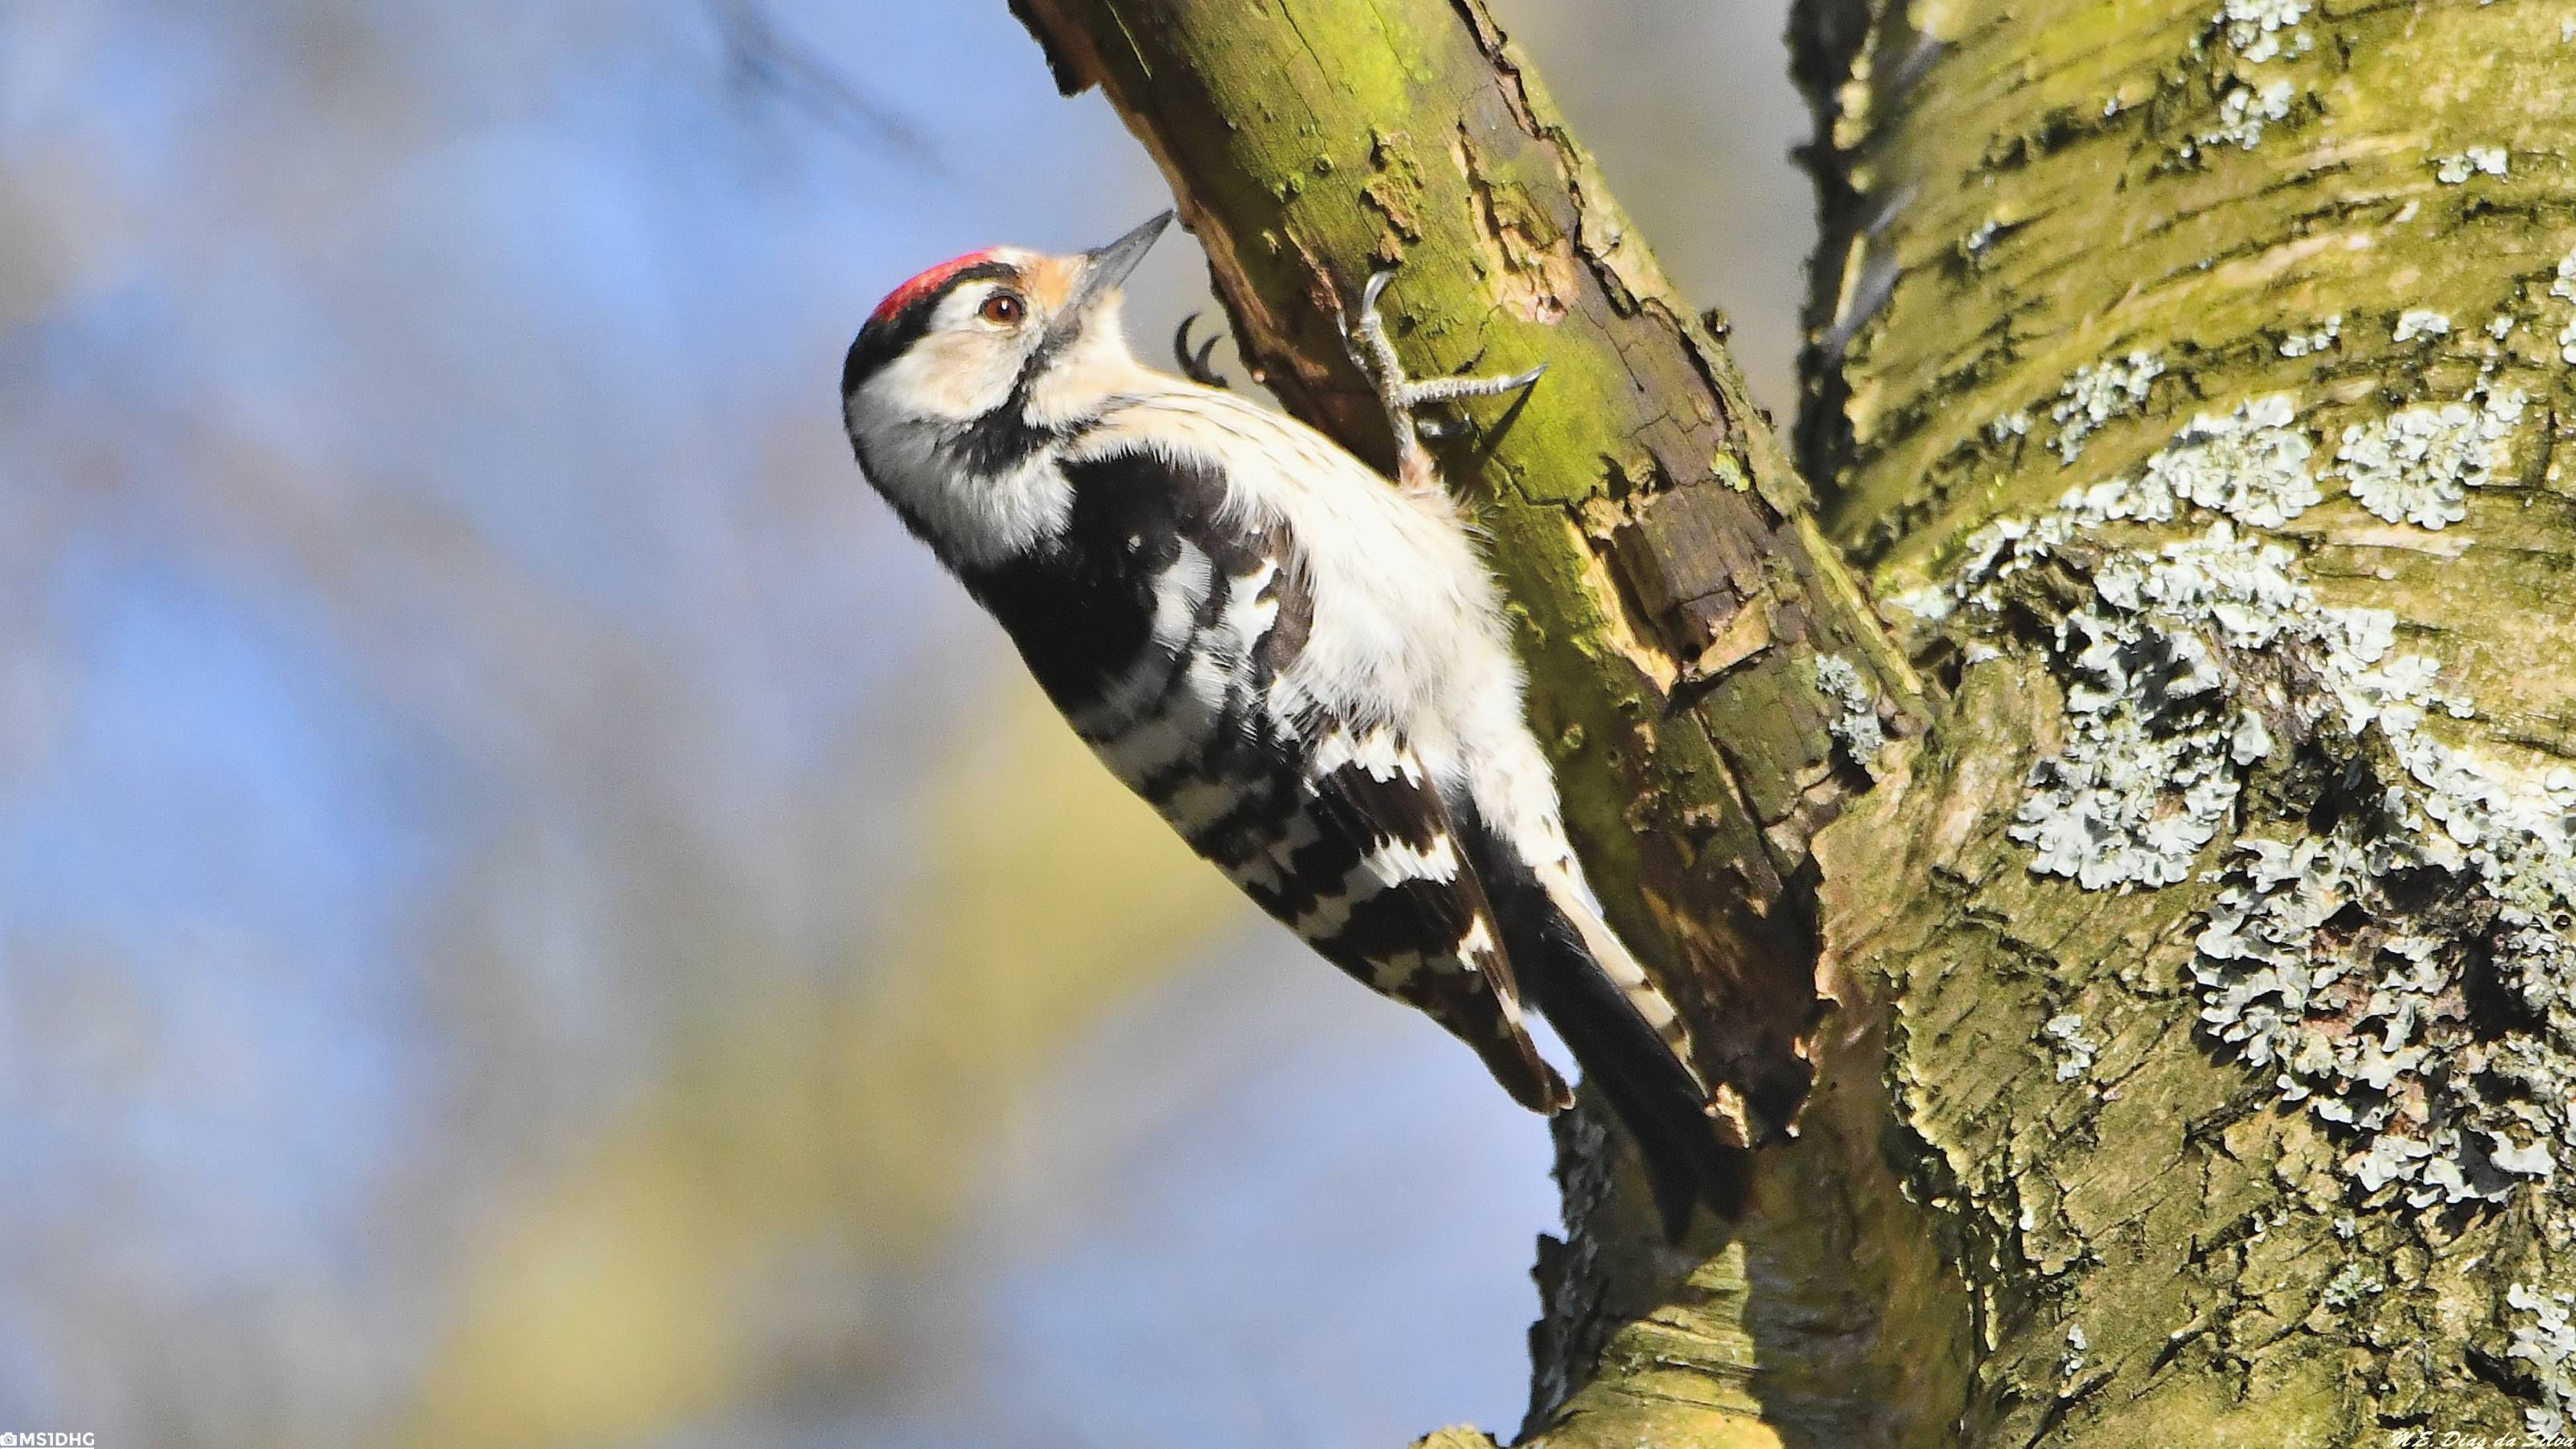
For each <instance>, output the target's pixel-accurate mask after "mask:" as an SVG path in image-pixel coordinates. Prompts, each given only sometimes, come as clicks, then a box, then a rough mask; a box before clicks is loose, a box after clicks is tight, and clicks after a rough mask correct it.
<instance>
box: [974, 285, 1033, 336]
mask: <svg viewBox="0 0 2576 1449" xmlns="http://www.w3.org/2000/svg"><path fill="white" fill-rule="evenodd" d="M1028 310H1029V309H1028V304H1027V303H1025V302H1023V301H1021V300H1020V299H1019V298H1018V297H1017V296H1016V295H1014V294H1012V293H1009V292H995V293H994V294H993V295H991V296H989V297H987V298H985V299H984V305H983V306H981V307H978V308H976V309H975V315H976V316H978V317H981V318H983V319H984V320H985V321H987V322H992V323H996V324H998V325H1000V326H1003V327H1009V326H1012V325H1014V324H1015V323H1017V322H1018V321H1019V320H1020V318H1021V317H1022V316H1024V315H1026V314H1027V312H1028Z"/></svg>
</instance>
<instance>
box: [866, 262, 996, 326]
mask: <svg viewBox="0 0 2576 1449" xmlns="http://www.w3.org/2000/svg"><path fill="white" fill-rule="evenodd" d="M995 250H996V248H993V247H986V248H984V249H983V250H981V251H972V252H968V253H967V254H966V255H964V256H962V257H952V258H950V259H949V260H947V261H944V262H941V263H940V264H939V265H938V266H935V267H932V268H931V269H930V270H929V271H926V272H924V273H922V274H921V275H920V276H918V277H915V278H913V279H912V280H911V281H909V282H906V283H904V284H903V285H902V286H900V287H897V288H895V289H894V290H893V291H891V292H888V293H886V296H885V300H884V301H882V302H879V303H878V304H877V309H876V310H875V311H874V312H871V313H869V314H868V321H870V322H872V323H874V322H883V321H885V320H886V319H887V318H889V317H892V316H894V315H895V314H896V313H898V312H901V311H902V310H903V309H904V308H906V307H909V306H911V305H912V304H913V303H915V302H918V301H920V300H921V299H922V298H924V297H927V296H929V295H930V294H931V293H933V292H936V291H938V290H939V289H940V288H942V287H944V286H946V285H948V279H949V278H951V277H954V276H956V275H957V274H958V273H959V272H962V271H964V270H966V269H967V268H968V267H972V266H977V265H980V264H982V263H984V262H988V261H991V260H992V259H993V253H994V251H995Z"/></svg>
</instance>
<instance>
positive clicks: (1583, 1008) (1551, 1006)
mask: <svg viewBox="0 0 2576 1449" xmlns="http://www.w3.org/2000/svg"><path fill="white" fill-rule="evenodd" d="M1532 886H1533V888H1535V886H1536V882H1534V881H1533V882H1532ZM1532 895H1533V896H1535V902H1534V904H1535V906H1536V907H1537V911H1536V914H1537V915H1538V917H1539V919H1537V920H1535V921H1531V922H1529V923H1528V927H1527V928H1525V929H1522V930H1519V931H1515V930H1514V929H1513V927H1512V925H1511V923H1510V919H1509V918H1510V916H1511V915H1517V914H1518V912H1516V911H1511V910H1510V908H1509V907H1503V908H1501V909H1503V910H1504V911H1505V912H1506V913H1507V914H1506V920H1505V924H1504V927H1503V933H1504V938H1505V948H1506V949H1507V950H1509V951H1510V952H1511V953H1512V957H1513V963H1514V965H1515V966H1516V967H1518V969H1519V971H1520V976H1521V984H1522V986H1523V987H1524V988H1525V989H1526V990H1527V991H1528V992H1529V994H1530V1000H1531V1004H1533V1005H1535V1006H1536V1007H1538V1009H1539V1010H1540V1011H1541V1012H1544V1013H1545V1014H1546V1016H1547V1019H1548V1021H1549V1023H1550V1024H1551V1025H1553V1026H1554V1027H1555V1028H1556V1034H1557V1035H1558V1036H1560V1037H1563V1038H1564V1039H1565V1045H1566V1047H1567V1048H1568V1049H1569V1050H1571V1051H1572V1052H1573V1053H1574V1059H1575V1061H1577V1062H1579V1063H1581V1064H1582V1067H1583V1077H1584V1080H1585V1081H1587V1082H1589V1083H1591V1084H1593V1085H1594V1086H1597V1087H1599V1088H1600V1089H1601V1095H1602V1096H1604V1097H1606V1098H1608V1099H1609V1101H1610V1107H1611V1110H1612V1111H1614V1112H1616V1113H1618V1114H1619V1120H1620V1121H1621V1122H1622V1123H1624V1124H1625V1125H1626V1126H1627V1128H1628V1135H1629V1136H1631V1137H1633V1138H1635V1139H1636V1141H1637V1149H1638V1152H1639V1153H1640V1155H1641V1156H1643V1157H1644V1159H1645V1164H1646V1183H1647V1186H1648V1187H1649V1188H1650V1189H1651V1190H1652V1191H1653V1193H1654V1196H1655V1208H1656V1210H1657V1211H1658V1212H1659V1213H1660V1214H1661V1215H1662V1217H1663V1224H1664V1236H1665V1237H1666V1238H1667V1239H1668V1240H1671V1241H1674V1242H1679V1241H1680V1240H1681V1238H1682V1236H1683V1234H1684V1233H1686V1232H1687V1231H1688V1230H1689V1228H1690V1219H1691V1209H1692V1207H1693V1206H1694V1205H1696V1204H1699V1203H1706V1204H1708V1206H1709V1207H1710V1209H1711V1210H1713V1211H1715V1212H1716V1213H1718V1214H1719V1215H1720V1216H1722V1217H1734V1216H1736V1215H1737V1214H1739V1213H1741V1212H1742V1211H1743V1210H1744V1201H1745V1195H1746V1192H1747V1190H1748V1188H1749V1185H1750V1184H1749V1173H1748V1168H1749V1166H1750V1164H1749V1163H1748V1162H1747V1161H1746V1157H1747V1153H1746V1152H1745V1150H1744V1149H1743V1148H1740V1147H1733V1146H1730V1145H1728V1144H1727V1143H1726V1142H1725V1141H1724V1140H1723V1139H1722V1138H1720V1137H1719V1136H1718V1128H1717V1122H1716V1121H1715V1119H1713V1118H1711V1117H1710V1116H1709V1115H1708V1111H1707V1106H1708V1102H1707V1098H1706V1097H1705V1096H1704V1095H1703V1094H1702V1092H1701V1090H1700V1085H1699V1082H1698V1080H1697V1079H1696V1078H1694V1077H1693V1076H1692V1075H1691V1072H1690V1070H1689V1068H1687V1067H1686V1066H1684V1065H1683V1064H1682V1061H1681V1059H1680V1058H1678V1057H1676V1056H1674V1055H1673V1053H1672V1049H1671V1048H1670V1047H1669V1046H1667V1045H1665V1043H1664V1039H1663V1038H1662V1037H1661V1036H1660V1035H1658V1034H1657V1033H1656V1031H1655V1029H1654V1028H1653V1027H1651V1026H1649V1025H1648V1024H1647V1023H1646V1020H1645V1018H1644V1017H1641V1016H1639V1015H1638V1014H1637V1011H1636V1008H1635V1007H1634V1006H1631V1005H1630V1004H1629V1002H1628V1000H1627V997H1626V996H1625V995H1624V994H1623V993H1622V992H1621V991H1620V990H1619V988H1618V986H1617V985H1616V984H1615V983H1613V982H1612V981H1611V979H1610V977H1609V976H1608V974H1607V973H1605V972H1604V971H1603V970H1602V969H1601V967H1600V965H1599V964H1598V963H1597V962H1595V961H1594V960H1593V959H1592V954H1591V952H1589V951H1588V950H1586V949H1585V948H1584V945H1583V941H1582V938H1581V936H1580V935H1579V934H1578V933H1577V932H1576V931H1575V929H1574V925H1573V923H1572V922H1571V921H1568V920H1567V919H1566V918H1565V915H1564V913H1563V912H1561V911H1559V910H1557V909H1556V908H1555V906H1554V905H1553V904H1552V903H1550V902H1549V901H1548V900H1547V898H1546V897H1545V895H1544V894H1541V893H1538V892H1537V891H1536V890H1535V889H1533V891H1532ZM1514 904H1515V905H1522V904H1525V902H1522V901H1515V902H1514Z"/></svg>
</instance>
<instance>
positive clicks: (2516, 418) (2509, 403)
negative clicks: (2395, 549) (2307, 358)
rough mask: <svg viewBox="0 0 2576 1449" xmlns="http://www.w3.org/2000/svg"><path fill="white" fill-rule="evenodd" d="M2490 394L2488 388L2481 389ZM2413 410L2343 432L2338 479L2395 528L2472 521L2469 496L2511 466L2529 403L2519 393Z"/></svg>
mask: <svg viewBox="0 0 2576 1449" xmlns="http://www.w3.org/2000/svg"><path fill="white" fill-rule="evenodd" d="M2479 386H2480V389H2481V390H2484V388H2485V384H2483V383H2482V384H2480V385H2479ZM2477 396H2478V392H2475V391H2473V392H2471V393H2470V394H2469V399H2463V400H2462V401H2459V402H2454V403H2443V404H2440V405H2439V406H2434V405H2430V404H2428V405H2425V406H2421V407H2411V408H2406V409H2403V410H2401V411H2398V412H2394V413H2391V414H2389V415H2388V416H2387V417H2385V418H2382V419H2380V420H2379V421H2377V422H2375V423H2356V424H2354V425H2353V426H2351V427H2348V428H2345V429H2344V430H2343V443H2342V445H2341V446H2340V447H2338V448H2336V449H2335V466H2334V467H2333V468H2332V469H2329V470H2328V472H2329V474H2330V475H2333V476H2339V477H2341V478H2342V479H2343V480H2344V487H2345V488H2346V489H2347V490H2349V491H2350V492H2351V494H2352V496H2353V499H2354V501H2355V502H2358V503H2359V504H2360V505H2361V506H2362V507H2364V508H2366V509H2369V510H2370V511H2371V512H2372V513H2374V514H2377V515H2378V516H2379V517H2381V518H2385V519H2387V520H2388V521H2389V522H2391V523H2412V524H2416V525H2419V526H2421V527H2424V528H2440V527H2442V526H2444V525H2445V524H2452V523H2457V522H2459V521H2460V520H2461V519H2463V518H2465V517H2467V516H2468V502H2467V500H2468V491H2467V490H2469V489H2471V488H2482V487H2485V486H2486V485H2487V484H2488V483H2491V482H2493V481H2494V480H2495V478H2496V476H2497V475H2498V474H2499V473H2501V472H2502V471H2503V470H2504V469H2505V468H2506V467H2507V466H2509V464H2510V463H2511V455H2512V448H2511V439H2512V436H2513V432H2514V429H2515V428H2517V427H2519V426H2520V425H2521V423H2522V410H2523V405H2524V403H2525V402H2526V401H2527V399H2526V398H2525V397H2524V395H2523V393H2522V392H2521V391H2520V390H2519V389H2510V388H2509V389H2506V390H2504V391H2501V392H2489V393H2487V396H2486V400H2485V402H2484V403H2483V404H2482V405H2479V406H2471V403H2470V399H2475V398H2476V397H2477Z"/></svg>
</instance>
